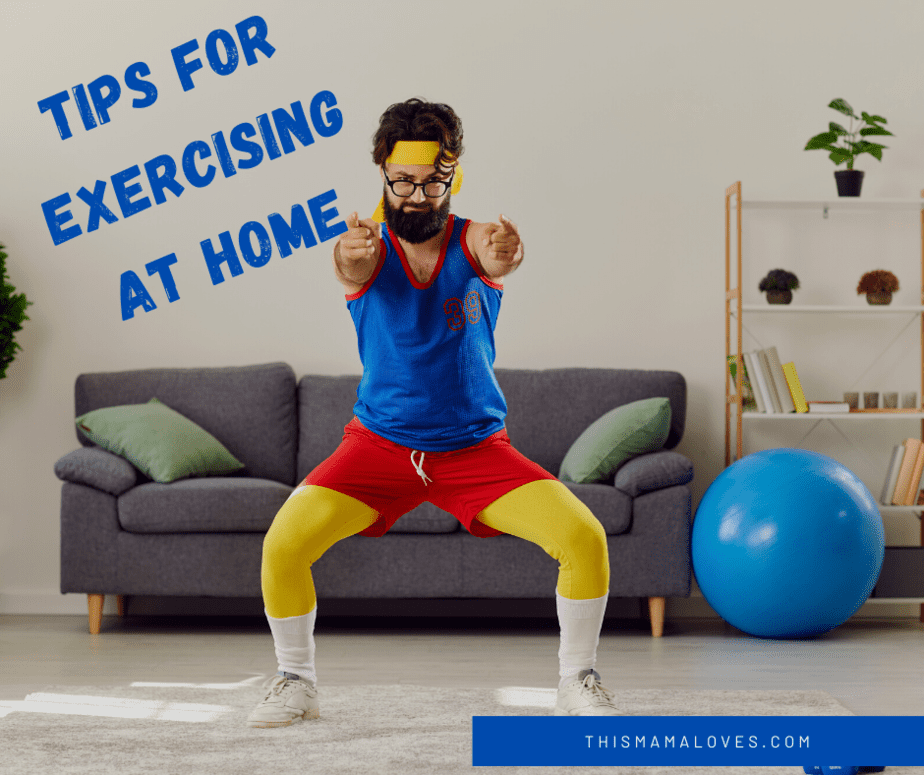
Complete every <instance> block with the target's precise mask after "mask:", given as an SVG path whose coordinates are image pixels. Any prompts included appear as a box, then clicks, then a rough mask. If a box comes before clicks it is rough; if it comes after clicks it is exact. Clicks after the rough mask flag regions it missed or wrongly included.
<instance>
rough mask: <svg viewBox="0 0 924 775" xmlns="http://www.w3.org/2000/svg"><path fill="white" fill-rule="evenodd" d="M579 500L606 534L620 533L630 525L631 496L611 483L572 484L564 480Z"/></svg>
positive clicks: (625, 530)
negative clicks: (598, 521)
mask: <svg viewBox="0 0 924 775" xmlns="http://www.w3.org/2000/svg"><path fill="white" fill-rule="evenodd" d="M564 485H565V487H567V488H568V489H569V490H571V492H573V493H574V494H575V495H576V496H577V498H578V500H579V501H581V503H583V504H584V505H585V506H587V508H589V509H590V510H591V511H592V512H593V514H594V516H595V517H596V518H597V519H598V520H600V524H601V525H603V530H604V531H605V532H606V534H607V535H609V536H613V535H620V534H621V533H625V532H627V531H628V530H629V528H630V527H631V525H632V498H630V497H629V496H628V495H626V493H624V492H623V491H622V490H617V489H616V488H615V487H613V485H611V484H574V483H573V482H565V483H564Z"/></svg>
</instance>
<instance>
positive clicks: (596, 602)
mask: <svg viewBox="0 0 924 775" xmlns="http://www.w3.org/2000/svg"><path fill="white" fill-rule="evenodd" d="M608 597H609V595H604V596H603V597H597V598H593V599H591V600H569V599H568V598H566V597H562V596H561V595H559V594H558V592H557V591H556V592H555V598H556V607H557V608H558V624H559V626H560V627H561V647H560V648H559V649H558V665H559V669H558V675H559V677H560V678H561V680H560V681H559V684H558V688H559V689H562V688H564V687H565V686H567V685H568V684H569V683H571V682H572V681H574V680H575V679H576V678H577V677H578V673H580V672H581V671H582V670H593V669H594V666H595V665H596V664H597V644H598V643H599V642H600V628H601V627H602V626H603V614H604V612H605V611H606V601H607V599H608Z"/></svg>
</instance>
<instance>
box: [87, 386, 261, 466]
mask: <svg viewBox="0 0 924 775" xmlns="http://www.w3.org/2000/svg"><path fill="white" fill-rule="evenodd" d="M77 427H78V428H79V429H80V430H81V431H83V433H84V434H86V436H87V438H88V439H90V440H91V441H93V442H94V443H96V444H99V445H100V446H101V447H102V448H103V449H106V450H108V451H109V452H112V453H113V454H116V455H121V456H122V457H124V458H125V459H126V460H129V461H131V462H132V463H134V465H135V466H136V467H137V468H138V469H139V470H140V471H142V472H143V473H144V474H145V476H147V477H148V478H150V479H153V480H154V481H155V482H163V483H166V482H173V481H176V480H177V479H183V478H185V477H187V476H219V475H221V474H230V473H234V472H235V471H240V470H241V469H242V468H243V467H244V464H243V463H242V462H241V461H240V460H238V459H237V458H236V457H234V455H232V454H231V453H230V452H228V450H227V449H225V447H224V445H223V444H222V443H221V442H220V441H219V440H218V439H216V438H215V437H214V436H213V435H212V434H211V433H209V432H208V431H205V430H203V429H202V428H200V427H199V426H198V425H196V424H195V423H194V422H193V421H192V420H190V419H188V418H186V417H184V416H183V415H181V414H180V413H179V412H175V411H174V410H173V409H171V408H170V407H169V406H167V405H166V404H164V403H163V402H161V401H158V400H157V399H156V398H152V399H151V400H150V401H148V402H147V403H145V404H126V405H123V406H109V407H106V408H105V409H95V410H93V411H92V412H87V413H86V414H82V415H81V416H80V417H78V418H77Z"/></svg>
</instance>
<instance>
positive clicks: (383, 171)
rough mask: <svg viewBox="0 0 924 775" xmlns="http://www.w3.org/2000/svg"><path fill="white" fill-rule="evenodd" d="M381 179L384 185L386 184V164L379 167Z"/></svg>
mask: <svg viewBox="0 0 924 775" xmlns="http://www.w3.org/2000/svg"><path fill="white" fill-rule="evenodd" d="M379 177H380V178H381V179H382V183H384V182H385V165H384V164H380V165H379Z"/></svg>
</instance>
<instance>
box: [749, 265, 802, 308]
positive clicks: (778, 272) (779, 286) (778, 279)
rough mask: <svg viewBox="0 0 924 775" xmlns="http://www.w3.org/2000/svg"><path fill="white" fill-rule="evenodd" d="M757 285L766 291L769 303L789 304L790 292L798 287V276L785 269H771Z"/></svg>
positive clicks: (790, 299)
mask: <svg viewBox="0 0 924 775" xmlns="http://www.w3.org/2000/svg"><path fill="white" fill-rule="evenodd" d="M757 287H758V289H759V290H761V291H766V292H767V301H768V302H769V303H770V304H789V302H791V301H792V292H793V291H794V290H795V289H796V288H798V287H799V278H798V277H796V276H795V275H794V274H793V273H792V272H787V271H786V270H785V269H771V270H770V271H769V272H768V273H767V276H766V277H765V278H764V279H763V280H761V281H760V285H759V286H757Z"/></svg>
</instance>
